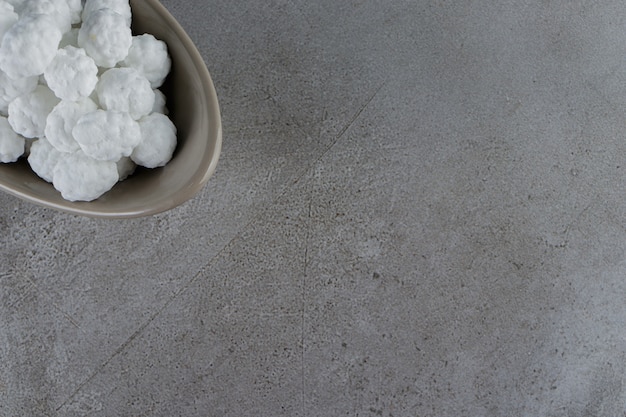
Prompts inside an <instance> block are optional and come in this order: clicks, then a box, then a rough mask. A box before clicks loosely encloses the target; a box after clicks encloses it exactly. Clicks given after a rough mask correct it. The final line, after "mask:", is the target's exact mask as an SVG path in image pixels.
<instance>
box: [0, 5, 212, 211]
mask: <svg viewBox="0 0 626 417" xmlns="http://www.w3.org/2000/svg"><path fill="white" fill-rule="evenodd" d="M130 4H131V8H132V11H133V34H143V33H151V34H152V35H154V36H155V37H156V38H157V39H161V40H163V41H165V43H167V46H168V49H169V53H170V56H171V58H172V71H171V73H170V74H169V76H168V78H167V80H166V82H165V84H164V85H163V87H162V90H163V92H164V93H165V95H166V97H167V107H168V109H169V111H170V113H169V116H170V118H171V119H172V121H173V122H174V124H175V125H176V128H177V130H178V146H177V148H176V151H175V153H174V157H173V158H172V160H171V161H170V162H169V163H168V164H167V165H166V166H165V167H162V168H156V169H145V168H138V170H137V171H136V172H135V174H133V176H131V177H129V178H128V179H127V180H125V181H123V182H120V183H118V184H116V185H115V186H114V187H113V189H112V190H111V191H109V192H107V193H106V194H104V195H103V196H101V197H100V198H99V199H97V200H94V201H90V202H70V201H66V200H64V199H63V198H62V197H61V194H60V193H59V192H58V191H56V190H55V189H54V187H53V186H52V185H51V184H49V183H47V182H45V181H44V180H42V179H40V178H39V177H38V176H37V175H36V174H35V173H33V171H32V170H31V169H30V167H29V165H28V162H27V161H25V160H24V159H23V158H22V159H20V160H19V161H18V162H15V163H12V164H2V163H0V189H2V190H4V191H6V192H8V193H10V194H13V195H15V196H17V197H20V198H22V199H24V200H27V201H30V202H32V203H35V204H39V205H42V206H46V207H51V208H54V209H57V210H61V211H65V212H68V213H73V214H79V215H84V216H90V217H108V218H130V217H141V216H148V215H152V214H156V213H160V212H163V211H166V210H169V209H171V208H174V207H176V206H178V205H180V204H182V203H184V202H185V201H187V200H188V199H190V198H191V197H193V196H194V195H195V194H196V193H197V192H198V191H199V190H200V189H201V188H202V186H203V185H204V184H205V183H206V182H207V180H208V179H209V177H210V176H211V175H212V174H213V172H214V171H215V166H216V164H217V159H218V157H219V153H220V150H221V144H222V127H221V121H220V110H219V104H218V101H217V95H216V93H215V88H214V87H213V82H212V80H211V76H210V75H209V72H208V71H207V68H206V65H205V63H204V61H203V59H202V56H201V55H200V53H199V52H198V50H197V49H196V48H195V46H194V44H193V42H192V41H191V39H189V36H188V35H187V34H186V33H185V31H184V30H183V29H182V27H181V26H180V25H179V24H178V22H176V20H175V19H174V18H173V17H172V15H170V14H169V12H168V11H167V10H166V9H165V8H164V7H163V5H161V4H160V3H159V2H158V1H157V0H130Z"/></svg>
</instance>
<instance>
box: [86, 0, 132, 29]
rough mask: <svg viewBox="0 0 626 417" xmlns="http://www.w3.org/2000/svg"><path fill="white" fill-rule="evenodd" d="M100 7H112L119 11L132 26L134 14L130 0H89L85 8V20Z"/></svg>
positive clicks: (113, 9) (111, 8)
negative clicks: (132, 13)
mask: <svg viewBox="0 0 626 417" xmlns="http://www.w3.org/2000/svg"><path fill="white" fill-rule="evenodd" d="M100 9H110V10H112V11H114V12H116V13H118V14H119V15H121V16H122V17H124V21H125V22H126V24H127V25H128V26H130V23H131V18H132V15H131V9H130V4H129V2H128V0H87V2H86V3H85V7H84V8H83V20H87V19H88V18H89V15H91V14H92V13H94V12H96V11H98V10H100Z"/></svg>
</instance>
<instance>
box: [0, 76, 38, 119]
mask: <svg viewBox="0 0 626 417" xmlns="http://www.w3.org/2000/svg"><path fill="white" fill-rule="evenodd" d="M38 79H39V77H37V76H32V77H25V78H18V79H13V78H9V76H8V75H7V74H6V73H4V72H3V71H0V114H2V115H4V116H6V115H8V114H9V113H8V111H9V103H10V102H12V101H13V100H15V99H16V98H17V97H19V96H21V95H22V94H26V93H30V92H31V91H33V90H34V89H35V87H37V80H38Z"/></svg>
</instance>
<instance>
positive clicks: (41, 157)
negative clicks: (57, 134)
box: [28, 138, 63, 182]
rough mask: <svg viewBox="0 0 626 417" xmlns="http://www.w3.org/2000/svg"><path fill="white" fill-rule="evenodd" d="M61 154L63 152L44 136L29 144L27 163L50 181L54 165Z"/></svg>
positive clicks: (40, 175) (36, 172)
mask: <svg viewBox="0 0 626 417" xmlns="http://www.w3.org/2000/svg"><path fill="white" fill-rule="evenodd" d="M62 155H63V153H62V152H59V151H57V150H56V149H54V147H53V146H52V145H50V142H48V140H47V139H46V138H39V139H37V140H36V141H33V142H32V143H31V145H30V153H29V155H28V163H29V164H30V167H31V168H32V170H33V171H35V174H37V175H39V177H41V178H43V179H44V180H46V181H48V182H52V177H53V170H54V167H55V166H56V164H57V162H59V159H61V156H62Z"/></svg>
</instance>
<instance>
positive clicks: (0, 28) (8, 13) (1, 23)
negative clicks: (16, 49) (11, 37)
mask: <svg viewBox="0 0 626 417" xmlns="http://www.w3.org/2000/svg"><path fill="white" fill-rule="evenodd" d="M17 19H18V15H17V13H15V12H14V11H13V6H11V5H10V4H9V3H7V2H5V1H0V41H2V38H3V37H4V34H5V33H7V31H8V30H9V29H10V28H11V26H13V25H14V24H15V22H17Z"/></svg>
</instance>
